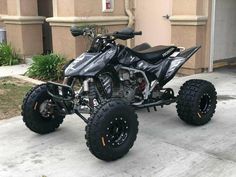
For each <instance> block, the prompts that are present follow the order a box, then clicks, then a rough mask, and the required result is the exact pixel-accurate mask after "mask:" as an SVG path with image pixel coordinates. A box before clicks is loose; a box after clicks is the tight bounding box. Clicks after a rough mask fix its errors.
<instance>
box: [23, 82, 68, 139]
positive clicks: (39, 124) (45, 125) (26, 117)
mask: <svg viewBox="0 0 236 177" xmlns="http://www.w3.org/2000/svg"><path fill="white" fill-rule="evenodd" d="M47 100H51V96H50V95H48V93H47V86H46V84H41V85H38V86H35V87H34V88H32V89H31V90H30V91H29V92H28V93H27V94H26V96H25V98H24V100H23V104H22V112H21V114H22V116H23V121H24V122H25V125H26V126H27V127H28V128H29V129H30V130H31V131H33V132H35V133H38V134H47V133H50V132H53V131H55V129H57V128H58V127H59V126H60V124H61V123H62V122H63V119H64V116H61V115H59V114H58V113H57V112H56V110H55V111H54V112H53V114H50V115H48V116H46V117H45V116H43V115H42V114H41V113H40V107H41V106H42V104H45V101H47Z"/></svg>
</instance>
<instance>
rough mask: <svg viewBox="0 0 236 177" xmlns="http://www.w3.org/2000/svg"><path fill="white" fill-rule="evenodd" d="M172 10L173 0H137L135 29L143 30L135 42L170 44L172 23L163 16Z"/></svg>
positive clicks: (154, 44) (153, 44)
mask: <svg viewBox="0 0 236 177" xmlns="http://www.w3.org/2000/svg"><path fill="white" fill-rule="evenodd" d="M171 11H172V0H148V1H143V0H135V29H136V30H137V31H142V32H143V34H142V36H136V37H135V44H136V45H138V44H141V43H143V42H148V43H149V44H151V45H152V46H156V45H170V43H171V24H170V21H169V20H168V19H166V18H164V17H163V16H164V15H170V14H171V13H172V12H171Z"/></svg>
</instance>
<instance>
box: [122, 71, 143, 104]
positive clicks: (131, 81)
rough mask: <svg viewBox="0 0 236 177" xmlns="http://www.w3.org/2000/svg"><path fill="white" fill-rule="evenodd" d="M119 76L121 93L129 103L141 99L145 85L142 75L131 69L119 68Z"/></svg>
mask: <svg viewBox="0 0 236 177" xmlns="http://www.w3.org/2000/svg"><path fill="white" fill-rule="evenodd" d="M119 77H120V80H121V89H120V92H121V95H122V96H123V97H125V98H126V99H127V100H128V101H129V102H131V103H136V102H140V101H142V100H143V91H144V90H145V86H146V81H145V79H144V77H143V75H142V74H141V73H136V72H134V71H132V70H128V69H120V70H119Z"/></svg>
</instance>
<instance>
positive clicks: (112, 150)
mask: <svg viewBox="0 0 236 177" xmlns="http://www.w3.org/2000/svg"><path fill="white" fill-rule="evenodd" d="M85 131H86V135H85V138H86V140H87V146H88V148H89V150H90V152H91V153H92V154H93V155H95V156H96V157H97V158H99V159H101V160H104V161H113V160H117V159H119V158H121V157H122V156H124V155H125V154H126V153H128V151H129V150H130V148H131V147H132V146H133V144H134V141H135V140H136V137H137V133H138V120H137V114H136V113H135V112H134V109H133V108H132V107H131V106H130V105H128V104H127V103H126V102H125V101H122V99H110V100H108V101H105V102H104V103H102V104H101V105H100V106H99V107H98V108H97V109H96V111H95V112H94V113H93V114H92V115H91V117H90V118H89V122H88V125H87V126H86V128H85Z"/></svg>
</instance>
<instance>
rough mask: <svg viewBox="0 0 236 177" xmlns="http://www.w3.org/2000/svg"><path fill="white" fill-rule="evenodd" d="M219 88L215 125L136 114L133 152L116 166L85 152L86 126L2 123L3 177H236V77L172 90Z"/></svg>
mask: <svg viewBox="0 0 236 177" xmlns="http://www.w3.org/2000/svg"><path fill="white" fill-rule="evenodd" d="M193 78H199V79H206V80H209V81H211V82H212V83H213V84H215V87H216V89H217V92H218V104H217V109H216V113H215V115H214V117H213V119H212V121H211V122H210V123H209V124H207V125H205V126H201V127H195V126H189V125H187V124H185V123H183V122H182V121H181V120H180V119H179V118H178V116H177V113H176V108H175V104H173V105H170V106H165V107H164V108H163V109H161V108H158V110H157V112H150V113H148V112H147V111H146V110H142V111H139V112H138V118H139V133H138V138H137V140H136V142H135V144H134V147H133V148H132V149H131V151H130V152H129V153H128V154H127V155H126V156H125V157H124V158H122V159H120V160H118V161H115V162H110V163H107V162H103V161H100V160H98V159H96V158H95V157H94V156H93V155H91V153H90V152H89V150H88V148H87V147H86V144H85V143H86V142H85V139H84V134H85V131H84V127H85V124H84V122H83V121H81V120H80V119H79V118H78V117H77V116H76V115H72V116H67V118H66V119H65V121H64V123H63V124H62V125H61V127H60V128H59V129H58V130H57V131H56V132H54V133H51V134H48V135H44V136H40V135H37V134H35V133H33V132H31V131H30V130H28V129H27V128H26V127H25V125H24V123H23V121H22V117H21V116H19V117H16V118H12V119H9V120H3V121H0V140H1V141H0V142H1V143H0V176H1V177H42V176H43V175H45V176H46V177H91V176H94V177H235V176H236V148H235V147H236V112H235V108H236V72H234V71H233V72H228V71H219V72H215V73H210V74H199V75H194V76H188V77H179V78H175V79H174V80H173V81H171V82H170V83H169V84H168V86H169V87H171V88H174V90H175V91H176V92H177V91H178V89H179V87H180V86H181V85H182V84H183V83H184V82H185V81H186V80H188V79H193Z"/></svg>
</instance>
